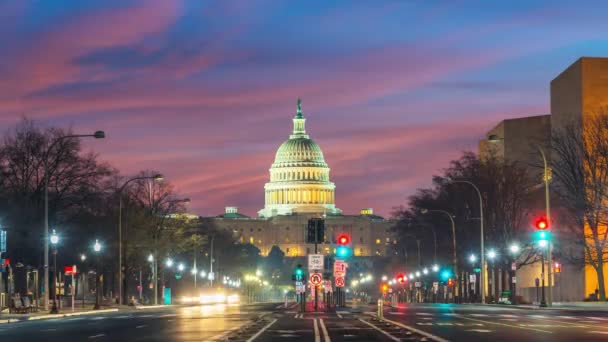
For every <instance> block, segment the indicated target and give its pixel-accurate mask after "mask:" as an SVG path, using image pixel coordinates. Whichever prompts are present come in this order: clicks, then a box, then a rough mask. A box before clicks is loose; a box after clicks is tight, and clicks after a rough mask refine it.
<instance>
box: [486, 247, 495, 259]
mask: <svg viewBox="0 0 608 342" xmlns="http://www.w3.org/2000/svg"><path fill="white" fill-rule="evenodd" d="M488 258H490V260H492V261H493V260H494V258H496V251H495V250H493V249H490V250H489V251H488Z"/></svg>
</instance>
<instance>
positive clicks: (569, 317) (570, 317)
mask: <svg viewBox="0 0 608 342" xmlns="http://www.w3.org/2000/svg"><path fill="white" fill-rule="evenodd" d="M555 317H556V318H564V319H576V317H572V316H555Z"/></svg>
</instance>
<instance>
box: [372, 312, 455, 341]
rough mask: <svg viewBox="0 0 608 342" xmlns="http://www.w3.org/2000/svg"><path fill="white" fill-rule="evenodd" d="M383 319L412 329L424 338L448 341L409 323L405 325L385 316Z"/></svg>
mask: <svg viewBox="0 0 608 342" xmlns="http://www.w3.org/2000/svg"><path fill="white" fill-rule="evenodd" d="M384 321H386V322H389V323H392V324H394V325H396V326H399V327H402V328H403V329H407V330H411V331H413V332H415V333H418V334H420V335H422V336H424V337H426V338H429V339H431V340H433V341H436V342H448V340H446V339H443V338H441V337H439V336H437V335H433V334H429V333H427V332H426V331H422V330H420V329H416V328H414V327H411V326H409V325H405V324H402V323H399V322H395V321H391V320H390V319H386V318H385V319H384ZM432 324H433V323H431V325H432Z"/></svg>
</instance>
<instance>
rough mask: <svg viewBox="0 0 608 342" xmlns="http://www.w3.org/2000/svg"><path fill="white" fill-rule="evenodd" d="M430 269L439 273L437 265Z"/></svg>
mask: <svg viewBox="0 0 608 342" xmlns="http://www.w3.org/2000/svg"><path fill="white" fill-rule="evenodd" d="M431 269H432V270H433V272H439V266H438V265H433V267H431Z"/></svg>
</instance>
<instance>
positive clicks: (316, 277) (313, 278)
mask: <svg viewBox="0 0 608 342" xmlns="http://www.w3.org/2000/svg"><path fill="white" fill-rule="evenodd" d="M310 282H311V283H312V284H313V285H321V282H323V275H322V274H321V273H313V274H311V275H310Z"/></svg>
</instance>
